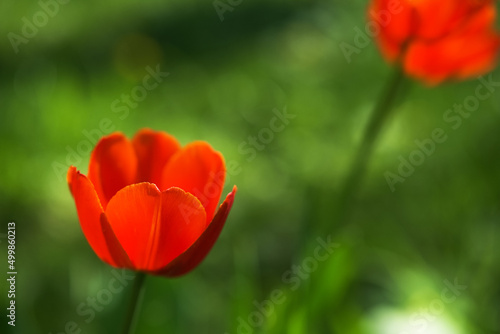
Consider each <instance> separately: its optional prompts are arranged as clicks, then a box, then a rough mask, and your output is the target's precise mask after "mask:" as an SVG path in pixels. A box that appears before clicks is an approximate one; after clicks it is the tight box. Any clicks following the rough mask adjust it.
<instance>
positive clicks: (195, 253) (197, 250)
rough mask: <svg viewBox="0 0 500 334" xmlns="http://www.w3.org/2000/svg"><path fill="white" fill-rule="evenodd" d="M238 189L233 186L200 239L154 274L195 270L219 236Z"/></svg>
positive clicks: (175, 274)
mask: <svg viewBox="0 0 500 334" xmlns="http://www.w3.org/2000/svg"><path fill="white" fill-rule="evenodd" d="M236 190H237V188H236V186H235V187H233V191H232V192H230V193H229V194H228V195H227V197H226V199H225V200H224V202H223V203H222V204H221V206H220V207H219V210H218V211H217V213H216V215H215V217H214V219H213V221H212V222H211V223H210V225H209V226H208V227H207V228H206V230H205V231H204V232H203V234H202V235H201V236H200V237H199V238H198V240H196V242H195V243H194V244H193V245H192V246H191V247H189V248H188V249H187V250H186V251H185V252H184V253H182V254H181V255H179V256H178V257H177V258H175V259H174V260H173V261H172V262H170V263H169V264H168V265H166V266H165V267H163V268H162V269H160V270H158V271H156V272H154V273H153V274H155V275H161V276H167V277H176V276H181V275H184V274H186V273H188V272H189V271H191V270H193V269H194V268H195V267H196V266H197V265H198V264H200V262H201V261H203V259H204V258H205V257H206V256H207V254H208V252H209V251H210V250H211V249H212V247H213V245H214V244H215V242H216V241H217V239H218V238H219V235H220V232H221V231H222V228H223V227H224V223H225V222H226V219H227V216H228V214H229V211H231V207H232V205H233V201H234V195H235V194H236Z"/></svg>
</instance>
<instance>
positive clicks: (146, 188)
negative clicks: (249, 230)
mask: <svg viewBox="0 0 500 334" xmlns="http://www.w3.org/2000/svg"><path fill="white" fill-rule="evenodd" d="M106 216H107V217H108V220H109V222H110V224H111V227H112V228H113V230H114V231H115V233H116V236H117V238H118V240H119V241H120V243H121V244H122V245H123V248H124V249H125V251H126V252H127V254H128V256H129V257H130V259H131V261H132V263H133V265H134V268H135V269H137V270H145V271H154V270H158V269H159V268H162V267H164V266H165V265H167V264H168V263H169V262H170V261H171V260H172V259H174V258H176V257H177V256H178V255H179V254H181V253H182V252H184V251H185V250H186V249H188V248H189V247H190V246H191V245H192V244H193V242H195V241H196V239H198V237H199V236H200V235H201V233H202V232H203V231H204V229H205V225H206V223H205V222H206V216H205V209H204V208H203V206H202V205H201V203H200V201H199V200H198V199H197V198H196V197H194V196H193V195H191V194H189V193H187V192H185V191H184V190H182V189H179V188H175V187H173V188H170V189H168V190H166V191H164V192H162V193H160V191H159V190H158V188H157V187H156V185H154V184H152V183H147V182H143V183H138V184H133V185H130V186H127V187H125V188H123V189H121V190H120V191H118V192H117V193H116V195H115V196H114V197H113V198H112V199H111V200H110V201H109V204H108V207H107V208H106Z"/></svg>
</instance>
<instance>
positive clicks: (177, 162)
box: [160, 141, 226, 225]
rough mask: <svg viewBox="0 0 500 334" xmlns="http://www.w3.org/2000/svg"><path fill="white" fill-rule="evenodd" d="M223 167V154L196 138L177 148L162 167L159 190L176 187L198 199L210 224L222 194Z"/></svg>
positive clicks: (224, 168) (224, 171) (224, 170)
mask: <svg viewBox="0 0 500 334" xmlns="http://www.w3.org/2000/svg"><path fill="white" fill-rule="evenodd" d="M225 177H226V167H225V163H224V158H223V157H222V155H221V154H220V153H219V152H217V151H215V150H214V149H213V148H212V147H211V146H210V145H209V144H208V143H206V142H202V141H198V142H193V143H191V144H189V145H186V146H185V147H184V148H182V149H181V150H180V151H178V152H177V153H176V154H175V155H174V156H173V157H172V158H171V159H170V161H169V162H168V163H167V165H166V166H165V169H164V170H163V177H162V182H161V186H160V189H161V190H164V189H168V188H170V187H178V188H181V189H183V190H184V191H187V192H189V193H191V194H192V195H194V196H195V197H196V198H198V199H199V200H200V202H201V204H202V205H203V207H204V208H205V211H206V218H207V220H206V223H207V225H208V224H209V223H210V221H211V220H212V218H213V216H214V212H215V210H216V208H217V205H218V204H219V199H220V196H221V194H222V188H223V186H224V180H225Z"/></svg>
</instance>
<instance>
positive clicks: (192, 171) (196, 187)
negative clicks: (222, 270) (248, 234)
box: [67, 129, 236, 277]
mask: <svg viewBox="0 0 500 334" xmlns="http://www.w3.org/2000/svg"><path fill="white" fill-rule="evenodd" d="M225 175H226V169H225V163H224V158H223V157H222V155H221V154H220V153H219V152H216V151H214V150H213V148H212V147H211V146H210V145H209V144H208V143H206V142H201V141H199V142H193V143H191V144H189V145H187V146H185V147H183V148H181V147H180V145H179V143H178V142H177V140H176V139H175V138H174V137H172V136H170V135H168V134H166V133H164V132H154V131H152V130H149V129H143V130H141V131H139V132H138V133H137V134H136V135H135V137H134V138H133V139H132V141H129V140H128V139H127V138H126V137H125V136H124V135H123V134H121V133H113V134H111V135H109V136H106V137H103V138H102V139H101V140H100V141H99V142H98V143H97V145H96V147H95V148H94V151H93V152H92V155H91V157H90V163H89V171H88V177H87V176H85V175H83V174H81V173H80V172H79V171H77V170H76V168H75V167H73V166H71V167H70V168H69V170H68V176H67V180H68V184H69V188H70V190H71V193H72V195H73V198H74V200H75V203H76V209H77V212H78V217H79V220H80V225H81V227H82V230H83V233H84V234H85V237H86V238H87V240H88V242H89V244H90V246H91V247H92V249H93V250H94V252H95V253H96V254H97V255H98V256H99V257H100V258H101V260H103V261H104V262H106V263H108V264H110V265H112V266H114V267H120V268H129V269H133V270H138V271H145V272H147V273H150V274H154V275H163V276H169V277H172V276H179V275H183V274H185V273H187V272H189V271H190V270H192V269H193V268H194V267H196V266H197V265H198V264H199V263H200V262H201V261H202V260H203V259H204V257H205V256H206V255H207V253H208V252H209V251H210V249H211V248H212V246H213V245H214V243H215V241H216V240H217V238H218V237H219V234H220V232H221V230H222V228H223V226H224V223H225V221H226V218H227V215H228V214H229V211H230V210H231V206H232V204H233V199H234V195H235V193H236V187H234V188H233V191H232V192H231V193H229V194H228V195H227V197H226V199H225V200H224V202H223V203H222V205H221V206H220V207H219V209H218V210H217V212H216V209H217V205H218V203H219V199H220V196H221V193H222V188H223V185H224V179H225Z"/></svg>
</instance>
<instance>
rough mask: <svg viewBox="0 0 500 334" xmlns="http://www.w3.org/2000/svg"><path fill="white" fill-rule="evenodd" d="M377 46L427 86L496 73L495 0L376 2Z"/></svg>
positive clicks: (371, 13) (499, 42)
mask: <svg viewBox="0 0 500 334" xmlns="http://www.w3.org/2000/svg"><path fill="white" fill-rule="evenodd" d="M369 16H370V19H371V20H373V21H375V22H378V23H379V27H380V32H379V33H378V35H377V42H378V45H379V47H380V49H381V52H382V54H383V55H384V57H385V58H386V59H387V60H388V61H389V62H395V61H400V62H401V65H402V66H403V69H404V71H405V72H406V73H407V74H408V75H409V76H413V77H415V78H418V79H421V80H423V81H424V82H426V83H427V84H429V85H435V84H438V83H441V82H442V81H444V80H446V79H459V80H461V79H466V78H469V77H474V76H478V75H481V74H484V73H486V72H488V71H490V70H492V69H493V68H494V66H495V64H496V58H497V55H498V49H499V46H500V35H499V33H498V32H497V31H495V29H494V24H495V19H496V5H495V3H494V1H493V0H439V1H437V0H372V2H371V5H370V8H369Z"/></svg>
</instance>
